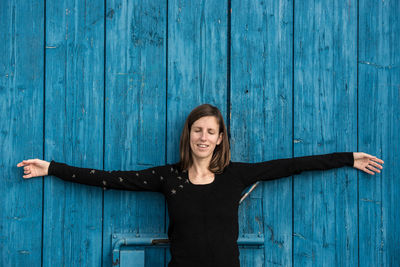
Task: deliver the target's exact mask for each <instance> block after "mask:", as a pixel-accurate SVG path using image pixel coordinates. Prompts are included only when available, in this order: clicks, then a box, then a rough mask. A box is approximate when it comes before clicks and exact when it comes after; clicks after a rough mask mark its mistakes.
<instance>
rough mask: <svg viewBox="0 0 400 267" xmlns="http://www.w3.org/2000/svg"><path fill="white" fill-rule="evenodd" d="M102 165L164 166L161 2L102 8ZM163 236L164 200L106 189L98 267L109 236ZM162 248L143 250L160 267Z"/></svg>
mask: <svg viewBox="0 0 400 267" xmlns="http://www.w3.org/2000/svg"><path fill="white" fill-rule="evenodd" d="M106 6H107V7H106V14H107V16H106V100H105V105H106V106H105V109H106V114H105V118H106V119H105V129H106V132H105V146H106V147H105V159H104V161H105V166H106V168H107V169H119V170H140V169H145V168H150V167H153V166H157V165H164V164H165V147H166V145H165V134H166V133H165V128H166V126H165V124H166V118H165V112H166V106H165V99H166V92H165V91H166V79H165V77H166V74H165V73H166V55H165V53H166V39H167V38H166V29H167V28H166V8H167V6H166V1H125V0H110V1H107V4H106ZM129 232H136V233H139V234H140V233H155V234H157V233H164V232H165V199H164V197H163V195H161V194H159V193H155V192H129V191H119V190H118V191H116V190H110V191H106V192H105V194H104V236H103V266H111V265H112V262H111V261H112V257H111V251H112V248H111V236H112V234H113V233H129ZM164 256H165V252H164V249H146V253H145V257H146V258H145V262H146V266H163V265H164Z"/></svg>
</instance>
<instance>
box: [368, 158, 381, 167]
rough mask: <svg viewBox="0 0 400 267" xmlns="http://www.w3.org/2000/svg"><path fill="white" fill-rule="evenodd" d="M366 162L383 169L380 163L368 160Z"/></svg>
mask: <svg viewBox="0 0 400 267" xmlns="http://www.w3.org/2000/svg"><path fill="white" fill-rule="evenodd" d="M368 164H370V165H373V166H376V167H378V168H380V169H383V167H382V166H381V165H379V164H378V163H376V162H375V161H372V160H371V161H370V162H368Z"/></svg>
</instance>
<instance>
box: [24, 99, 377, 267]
mask: <svg viewBox="0 0 400 267" xmlns="http://www.w3.org/2000/svg"><path fill="white" fill-rule="evenodd" d="M379 163H381V164H383V161H382V160H381V159H378V158H376V157H374V156H371V155H368V154H366V153H362V152H359V153H353V152H336V153H330V154H322V155H314V156H304V157H295V158H284V159H276V160H270V161H264V162H258V163H246V162H232V161H231V160H230V148H229V140H228V137H227V131H226V128H225V124H224V121H223V118H222V116H221V113H220V111H219V110H218V108H217V107H214V106H212V105H209V104H204V105H201V106H198V107H196V108H195V109H194V110H193V111H192V112H191V113H190V114H189V116H188V118H187V119H186V122H185V125H184V128H183V131H182V135H181V140H180V161H179V162H177V163H174V164H167V165H163V166H156V167H153V168H148V169H144V170H141V171H135V170H132V171H104V170H95V169H90V168H79V167H74V166H69V165H67V164H65V163H60V162H55V161H54V160H52V161H51V162H50V163H49V162H47V161H44V160H39V159H30V160H24V161H22V162H20V163H18V165H17V166H18V167H22V166H24V173H25V175H24V176H23V177H24V178H32V177H37V176H45V175H54V176H57V177H59V178H61V179H63V180H65V181H70V182H75V183H81V184H86V185H93V186H98V187H101V188H103V189H104V190H105V189H118V190H130V191H156V192H161V193H162V194H163V195H164V196H165V198H166V200H167V204H168V211H169V213H168V214H169V222H170V223H169V228H168V238H169V240H170V252H171V261H170V262H169V264H168V267H183V266H191V267H203V266H208V267H217V266H231V267H239V266H240V262H239V248H238V245H237V239H238V233H239V225H238V207H239V202H240V199H241V196H242V192H243V190H244V189H245V188H246V187H248V186H250V185H252V184H254V183H256V182H258V181H268V180H273V179H278V178H282V177H287V176H291V175H295V174H300V173H302V172H304V171H312V170H328V169H332V168H339V167H344V166H349V167H354V168H357V169H360V170H363V171H365V172H367V173H370V174H374V171H376V172H380V170H379V169H382V166H381V165H380V164H379Z"/></svg>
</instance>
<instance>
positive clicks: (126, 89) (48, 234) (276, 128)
mask: <svg viewBox="0 0 400 267" xmlns="http://www.w3.org/2000/svg"><path fill="white" fill-rule="evenodd" d="M399 14H400V1H398V0H385V1H367V0H360V1H352V0H349V1H340V0H332V1H310V0H302V1H295V0H279V1H272V0H270V1H255V0H245V1H243V0H242V1H239V0H223V1H176V0H168V1H150V0H145V1H139V0H134V1H126V0H106V1H96V0H86V1H67V0H62V1H17V0H9V1H6V0H1V1H0V36H1V43H0V53H1V64H0V108H1V112H0V152H1V157H0V166H1V167H2V172H1V174H0V200H1V205H0V266H41V265H42V266H96V267H97V266H111V237H112V234H114V233H155V234H157V233H165V232H166V230H167V227H168V213H167V209H166V202H165V200H164V197H163V196H162V195H161V194H158V193H152V192H128V191H117V190H106V191H103V190H102V189H100V188H95V187H90V186H85V185H80V184H72V183H66V182H64V181H62V180H60V179H57V178H54V177H49V176H46V177H44V178H35V179H30V180H24V179H22V175H23V170H22V169H21V168H17V167H16V164H17V163H18V162H20V161H21V160H23V159H28V158H41V159H45V160H48V161H50V160H52V159H54V160H56V161H60V162H65V163H68V164H70V165H75V166H81V167H91V168H98V169H105V170H115V169H120V170H132V169H143V168H148V167H151V166H157V165H163V164H166V163H173V162H176V161H178V160H179V154H178V149H179V138H180V133H181V129H182V126H183V123H184V120H185V118H186V116H187V115H188V114H189V112H190V111H191V110H192V109H193V108H194V107H196V106H197V105H199V104H202V103H211V104H213V105H216V106H218V107H219V108H220V110H221V112H222V113H223V115H224V118H225V121H226V123H227V126H228V128H229V131H230V138H231V139H230V142H231V148H232V160H233V161H245V162H259V161H265V160H271V159H276V158H283V157H296V156H304V155H313V154H322V153H331V152H335V151H339V152H340V151H363V152H366V153H369V154H372V155H375V156H377V157H379V158H382V159H383V160H384V161H385V167H384V170H383V171H382V172H381V173H380V174H376V175H375V176H372V175H369V174H366V173H363V172H361V171H357V170H356V169H352V168H341V169H334V170H329V171H314V172H307V173H303V174H301V175H297V176H294V177H288V178H282V179H279V180H275V181H270V182H264V183H261V186H258V187H257V188H256V190H255V191H253V192H252V194H251V195H250V197H249V198H247V199H246V200H245V201H244V202H243V203H242V205H241V206H240V215H239V216H240V218H239V219H240V234H245V233H250V234H251V233H256V234H257V233H263V234H264V236H265V246H264V248H263V249H241V250H240V257H241V264H242V266H277V265H279V266H357V265H358V266H399V265H400V245H399V244H400V224H399V221H400V196H399V191H400V179H399V174H398V173H397V174H396V171H397V170H398V169H399V167H400V136H399V133H400V125H399V121H400V70H399V66H400V53H399V50H400V45H399V43H400V37H399V36H400V21H399V17H398V15H399ZM169 259H170V255H169V251H168V250H164V249H161V250H149V251H148V252H146V259H145V260H146V266H164V264H165V263H167V262H168V261H169Z"/></svg>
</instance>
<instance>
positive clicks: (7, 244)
mask: <svg viewBox="0 0 400 267" xmlns="http://www.w3.org/2000/svg"><path fill="white" fill-rule="evenodd" d="M43 21H44V20H43V1H35V2H32V3H30V4H29V5H27V4H21V3H20V2H19V1H0V39H1V42H0V53H1V59H0V111H1V112H0V152H1V157H0V167H1V173H0V203H1V204H0V266H29V265H31V266H40V264H41V242H40V241H41V229H42V209H43V202H42V194H43V187H42V182H43V180H42V179H35V180H24V179H23V178H22V176H23V175H24V174H23V171H21V168H18V167H16V165H17V163H18V162H20V161H21V159H22V158H26V157H38V158H41V157H42V155H43V141H42V140H43V90H42V87H43V66H44V64H43V39H44V38H43V36H44V32H43Z"/></svg>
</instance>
